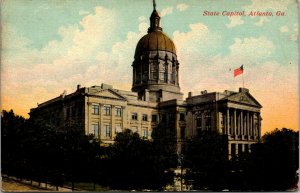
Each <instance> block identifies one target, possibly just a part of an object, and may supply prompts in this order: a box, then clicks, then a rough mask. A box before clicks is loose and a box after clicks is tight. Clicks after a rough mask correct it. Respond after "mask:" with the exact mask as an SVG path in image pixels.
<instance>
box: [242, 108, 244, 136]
mask: <svg viewBox="0 0 300 193" xmlns="http://www.w3.org/2000/svg"><path fill="white" fill-rule="evenodd" d="M243 116H244V115H243V111H242V110H241V135H242V137H243V136H244V117H243Z"/></svg>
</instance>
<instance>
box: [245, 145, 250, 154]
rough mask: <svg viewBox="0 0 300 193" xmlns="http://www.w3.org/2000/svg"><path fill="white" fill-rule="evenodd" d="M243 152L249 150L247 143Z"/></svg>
mask: <svg viewBox="0 0 300 193" xmlns="http://www.w3.org/2000/svg"><path fill="white" fill-rule="evenodd" d="M245 152H246V153H248V152H249V145H248V144H245Z"/></svg>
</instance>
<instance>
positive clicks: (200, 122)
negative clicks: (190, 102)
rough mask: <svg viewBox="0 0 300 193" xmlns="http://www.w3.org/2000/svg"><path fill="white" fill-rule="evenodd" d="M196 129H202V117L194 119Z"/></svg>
mask: <svg viewBox="0 0 300 193" xmlns="http://www.w3.org/2000/svg"><path fill="white" fill-rule="evenodd" d="M196 127H197V128H198V129H202V117H197V119H196Z"/></svg>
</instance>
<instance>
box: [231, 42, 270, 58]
mask: <svg viewBox="0 0 300 193" xmlns="http://www.w3.org/2000/svg"><path fill="white" fill-rule="evenodd" d="M229 49H230V51H231V55H232V56H234V57H236V58H242V59H243V60H245V61H246V62H249V63H253V62H255V60H256V59H257V58H267V57H269V56H271V54H272V53H274V51H275V45H274V44H273V42H272V41H271V40H268V39H267V38H266V37H264V36H262V37H259V38H254V37H249V38H244V39H240V38H236V39H235V42H234V44H232V45H231V46H230V47H229Z"/></svg>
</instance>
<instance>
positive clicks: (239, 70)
mask: <svg viewBox="0 0 300 193" xmlns="http://www.w3.org/2000/svg"><path fill="white" fill-rule="evenodd" d="M243 72H244V66H243V65H242V66H241V67H239V68H237V69H235V70H234V73H233V75H234V77H236V76H238V75H240V74H243Z"/></svg>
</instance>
